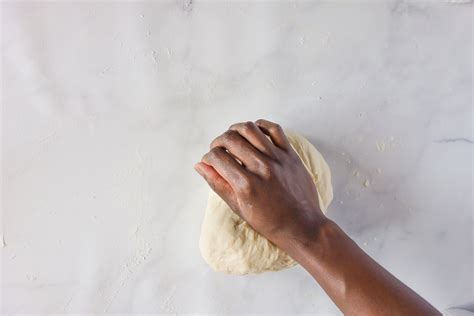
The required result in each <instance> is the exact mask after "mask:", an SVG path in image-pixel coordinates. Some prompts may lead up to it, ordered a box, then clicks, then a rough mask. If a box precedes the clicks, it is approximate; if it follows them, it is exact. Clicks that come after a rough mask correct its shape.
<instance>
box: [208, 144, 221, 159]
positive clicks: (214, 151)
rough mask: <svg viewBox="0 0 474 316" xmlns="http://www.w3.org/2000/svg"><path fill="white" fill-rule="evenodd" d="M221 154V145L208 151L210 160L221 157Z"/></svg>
mask: <svg viewBox="0 0 474 316" xmlns="http://www.w3.org/2000/svg"><path fill="white" fill-rule="evenodd" d="M221 154H222V152H221V148H219V147H214V148H212V149H211V150H210V151H209V152H208V153H207V155H209V159H210V160H215V159H217V158H219V157H220V155H221Z"/></svg>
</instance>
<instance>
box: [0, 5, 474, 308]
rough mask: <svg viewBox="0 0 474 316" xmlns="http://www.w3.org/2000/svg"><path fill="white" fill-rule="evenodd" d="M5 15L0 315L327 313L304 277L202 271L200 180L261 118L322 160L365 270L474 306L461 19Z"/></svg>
mask: <svg viewBox="0 0 474 316" xmlns="http://www.w3.org/2000/svg"><path fill="white" fill-rule="evenodd" d="M1 7H2V22H1V25H2V107H3V112H2V114H3V116H2V227H3V233H4V242H5V245H4V247H3V248H2V249H1V254H2V277H3V278H2V299H3V304H2V305H3V306H2V308H3V309H2V310H3V312H4V313H16V312H34V313H49V312H59V313H61V312H78V313H87V312H98V313H102V312H110V313H116V312H121V313H129V312H162V313H188V312H199V313H204V312H206V313H207V312H210V313H219V314H224V313H260V312H261V313H277V312H278V313H283V314H293V313H321V314H325V313H328V314H335V313H338V310H337V308H336V307H335V306H334V305H333V303H332V302H331V301H330V300H329V299H328V298H327V296H326V295H325V294H324V292H323V291H322V290H321V288H320V287H319V286H318V285H317V284H316V283H314V282H313V281H312V279H311V278H310V277H309V276H308V275H307V273H306V272H305V271H304V270H303V269H301V268H300V267H296V268H292V269H289V270H286V271H283V272H279V273H266V274H262V275H250V276H227V275H223V274H219V273H215V272H213V271H211V270H210V269H209V268H208V267H207V266H206V264H205V263H204V261H203V260H202V259H201V257H200V254H199V250H198V243H197V240H198V236H199V230H200V224H201V220H202V217H203V209H204V207H205V203H206V192H207V190H208V189H207V187H206V185H205V183H204V182H203V181H202V180H201V179H200V178H199V177H198V176H197V175H196V174H195V173H194V170H193V168H192V166H193V164H194V162H196V161H198V160H199V159H200V157H201V155H202V154H203V153H204V152H205V151H206V149H207V145H208V143H209V142H210V140H211V139H212V138H213V137H214V136H216V135H217V134H218V133H221V132H223V131H224V130H225V129H226V128H227V127H228V126H229V125H230V124H231V123H233V122H236V121H241V120H254V119H257V118H261V117H263V118H268V119H272V120H275V121H277V122H280V123H281V124H282V125H284V126H285V127H288V128H292V129H294V130H296V131H299V132H300V133H302V134H303V135H305V136H307V137H308V138H309V139H310V140H311V141H312V142H313V143H314V144H315V145H316V146H317V147H318V148H319V149H320V150H321V152H322V153H323V154H324V155H325V157H326V158H327V161H328V163H329V165H330V167H331V168H332V172H333V184H334V189H335V200H334V202H333V204H332V206H331V207H330V209H329V215H330V217H331V218H333V219H334V220H335V221H336V222H337V223H339V224H340V225H341V226H342V227H343V228H344V229H345V230H346V231H347V232H348V233H349V234H350V235H351V236H352V237H353V238H354V239H355V240H356V241H357V242H358V243H359V244H360V245H361V246H362V247H363V248H364V249H365V250H366V251H367V252H368V253H369V254H370V255H372V256H373V257H374V258H375V259H376V260H378V261H379V262H380V263H381V264H382V265H384V266H385V267H386V268H388V269H389V270H390V271H391V272H393V273H394V274H395V275H396V276H397V277H399V278H400V279H401V280H403V281H404V282H406V283H407V284H408V285H409V286H411V287H412V288H413V289H415V290H416V291H418V292H419V293H421V294H422V295H423V296H424V297H426V298H427V299H428V300H429V301H431V302H432V303H433V304H434V305H435V306H436V307H438V308H440V309H446V308H448V307H454V306H466V305H467V306H469V305H470V306H471V308H472V305H473V303H474V302H473V282H474V280H473V272H472V265H473V264H472V263H473V235H472V231H473V221H472V212H473V186H472V177H473V166H472V162H473V157H472V156H473V139H474V137H473V130H472V123H473V112H472V90H471V89H472V15H473V7H472V4H452V3H447V2H436V1H431V2H406V1H396V2H341V1H340V2H333V3H331V2H319V3H316V2H293V1H292V2H273V3H271V2H258V3H250V2H237V1H236V2H231V3H227V4H224V3H218V2H205V1H193V2H191V1H188V2H180V1H176V2H175V1H173V2H138V3H135V4H133V3H127V2H94V1H90V2H84V3H82V4H81V3H77V2H16V3H15V2H2V3H1ZM366 179H367V180H369V181H370V186H368V187H365V186H364V185H363V183H364V181H365V180H366Z"/></svg>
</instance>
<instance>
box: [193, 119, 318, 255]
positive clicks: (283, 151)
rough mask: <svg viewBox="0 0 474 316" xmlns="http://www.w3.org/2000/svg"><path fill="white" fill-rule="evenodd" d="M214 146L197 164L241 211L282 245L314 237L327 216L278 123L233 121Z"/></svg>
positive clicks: (314, 187) (210, 183)
mask: <svg viewBox="0 0 474 316" xmlns="http://www.w3.org/2000/svg"><path fill="white" fill-rule="evenodd" d="M266 135H267V136H269V137H270V138H271V141H270V139H269V138H268V137H267V136H266ZM210 148H211V149H210V151H209V152H208V153H207V154H205V155H204V156H203V158H202V161H201V162H199V163H197V164H196V165H195V169H196V171H197V172H198V173H199V174H200V175H201V176H202V177H203V178H204V179H205V180H206V181H207V182H208V184H209V186H210V187H211V188H212V189H213V190H214V191H215V192H216V193H217V194H218V195H219V196H220V197H221V198H222V199H223V200H224V201H225V202H226V203H227V204H228V205H229V206H230V207H231V208H232V210H233V211H234V212H235V213H236V214H238V215H239V216H240V217H241V218H242V219H243V220H245V221H246V222H247V223H248V224H249V225H250V226H252V228H253V229H255V230H256V231H257V232H259V233H260V234H262V235H263V236H264V237H266V238H267V239H269V240H270V241H272V242H273V243H274V244H276V245H277V246H279V247H280V248H282V249H285V248H288V247H291V245H292V244H293V243H294V242H295V241H297V242H305V241H306V240H312V238H313V237H314V235H315V234H316V232H317V229H318V227H319V225H320V224H321V223H322V222H324V221H325V216H324V215H323V213H322V212H321V209H320V206H319V199H318V193H317V189H316V186H315V185H314V182H313V180H312V178H311V176H310V175H309V173H308V171H307V170H306V168H305V166H304V165H303V163H302V162H301V160H300V158H299V157H298V155H297V154H296V152H295V151H294V150H293V148H292V147H291V145H290V144H289V142H288V139H287V138H286V136H285V133H284V132H283V130H282V128H281V127H280V126H279V125H278V124H275V123H272V122H269V121H266V120H258V121H256V122H255V123H253V122H246V123H237V124H234V125H232V126H231V127H230V128H229V130H227V131H226V132H225V133H224V134H222V135H220V136H219V137H217V138H216V139H214V141H212V143H211V146H210Z"/></svg>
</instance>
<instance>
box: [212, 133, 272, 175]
mask: <svg viewBox="0 0 474 316" xmlns="http://www.w3.org/2000/svg"><path fill="white" fill-rule="evenodd" d="M215 147H222V148H225V149H227V151H228V152H229V153H230V154H231V155H232V156H233V157H234V158H236V159H238V161H240V162H241V163H242V164H243V165H244V167H246V168H247V169H248V170H249V171H250V172H253V173H258V171H259V169H261V168H260V167H261V166H262V164H264V161H265V156H264V155H263V154H262V153H261V152H260V151H258V150H257V149H256V148H255V147H254V146H252V145H251V144H250V143H249V142H248V141H247V140H246V139H245V138H243V137H242V136H241V135H240V134H239V133H238V132H236V131H233V130H228V131H227V132H225V133H224V134H222V135H220V136H219V137H217V138H216V139H214V140H213V141H212V143H211V148H215ZM267 159H268V158H267Z"/></svg>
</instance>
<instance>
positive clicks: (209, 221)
mask: <svg viewBox="0 0 474 316" xmlns="http://www.w3.org/2000/svg"><path fill="white" fill-rule="evenodd" d="M285 133H286V135H287V137H288V140H289V141H290V143H291V146H292V147H293V149H294V150H295V151H296V153H297V154H298V156H299V157H300V159H301V161H302V162H303V163H304V165H305V167H306V169H308V171H309V173H310V174H311V177H312V178H313V181H314V183H315V184H316V187H317V189H318V193H319V203H320V206H321V209H322V211H323V212H324V213H326V210H327V207H328V206H329V203H331V201H332V197H333V193H332V185H331V172H330V170H329V167H328V165H327V163H326V161H325V160H324V158H323V156H322V155H321V154H320V153H319V152H318V151H317V150H316V148H314V146H313V145H311V143H310V142H309V141H308V140H307V139H306V138H304V137H303V136H301V135H298V134H295V133H291V132H288V131H285ZM199 248H200V250H201V255H202V256H203V258H204V260H206V262H207V263H208V264H209V265H210V266H211V267H212V268H213V269H214V270H216V271H221V272H225V273H230V274H247V273H260V272H265V271H278V270H281V269H285V268H288V267H291V266H294V265H295V264H296V262H295V261H294V260H293V259H292V258H291V257H290V256H289V255H287V254H286V253H285V252H283V251H282V250H280V249H279V248H278V247H276V246H275V245H273V244H272V243H271V242H270V241H268V240H267V239H266V238H265V237H263V236H261V235H260V234H259V233H257V232H256V231H255V230H253V229H252V228H251V227H250V226H249V225H248V224H247V223H246V222H245V221H243V220H242V219H241V218H240V217H239V216H238V215H236V214H235V213H234V212H233V211H232V209H231V208H230V207H229V206H228V205H227V204H226V203H225V202H224V201H223V200H222V199H221V198H220V197H219V196H218V195H217V194H216V193H214V191H212V190H210V192H209V200H208V204H207V208H206V212H205V215H204V221H203V224H202V228H201V237H200V240H199Z"/></svg>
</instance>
